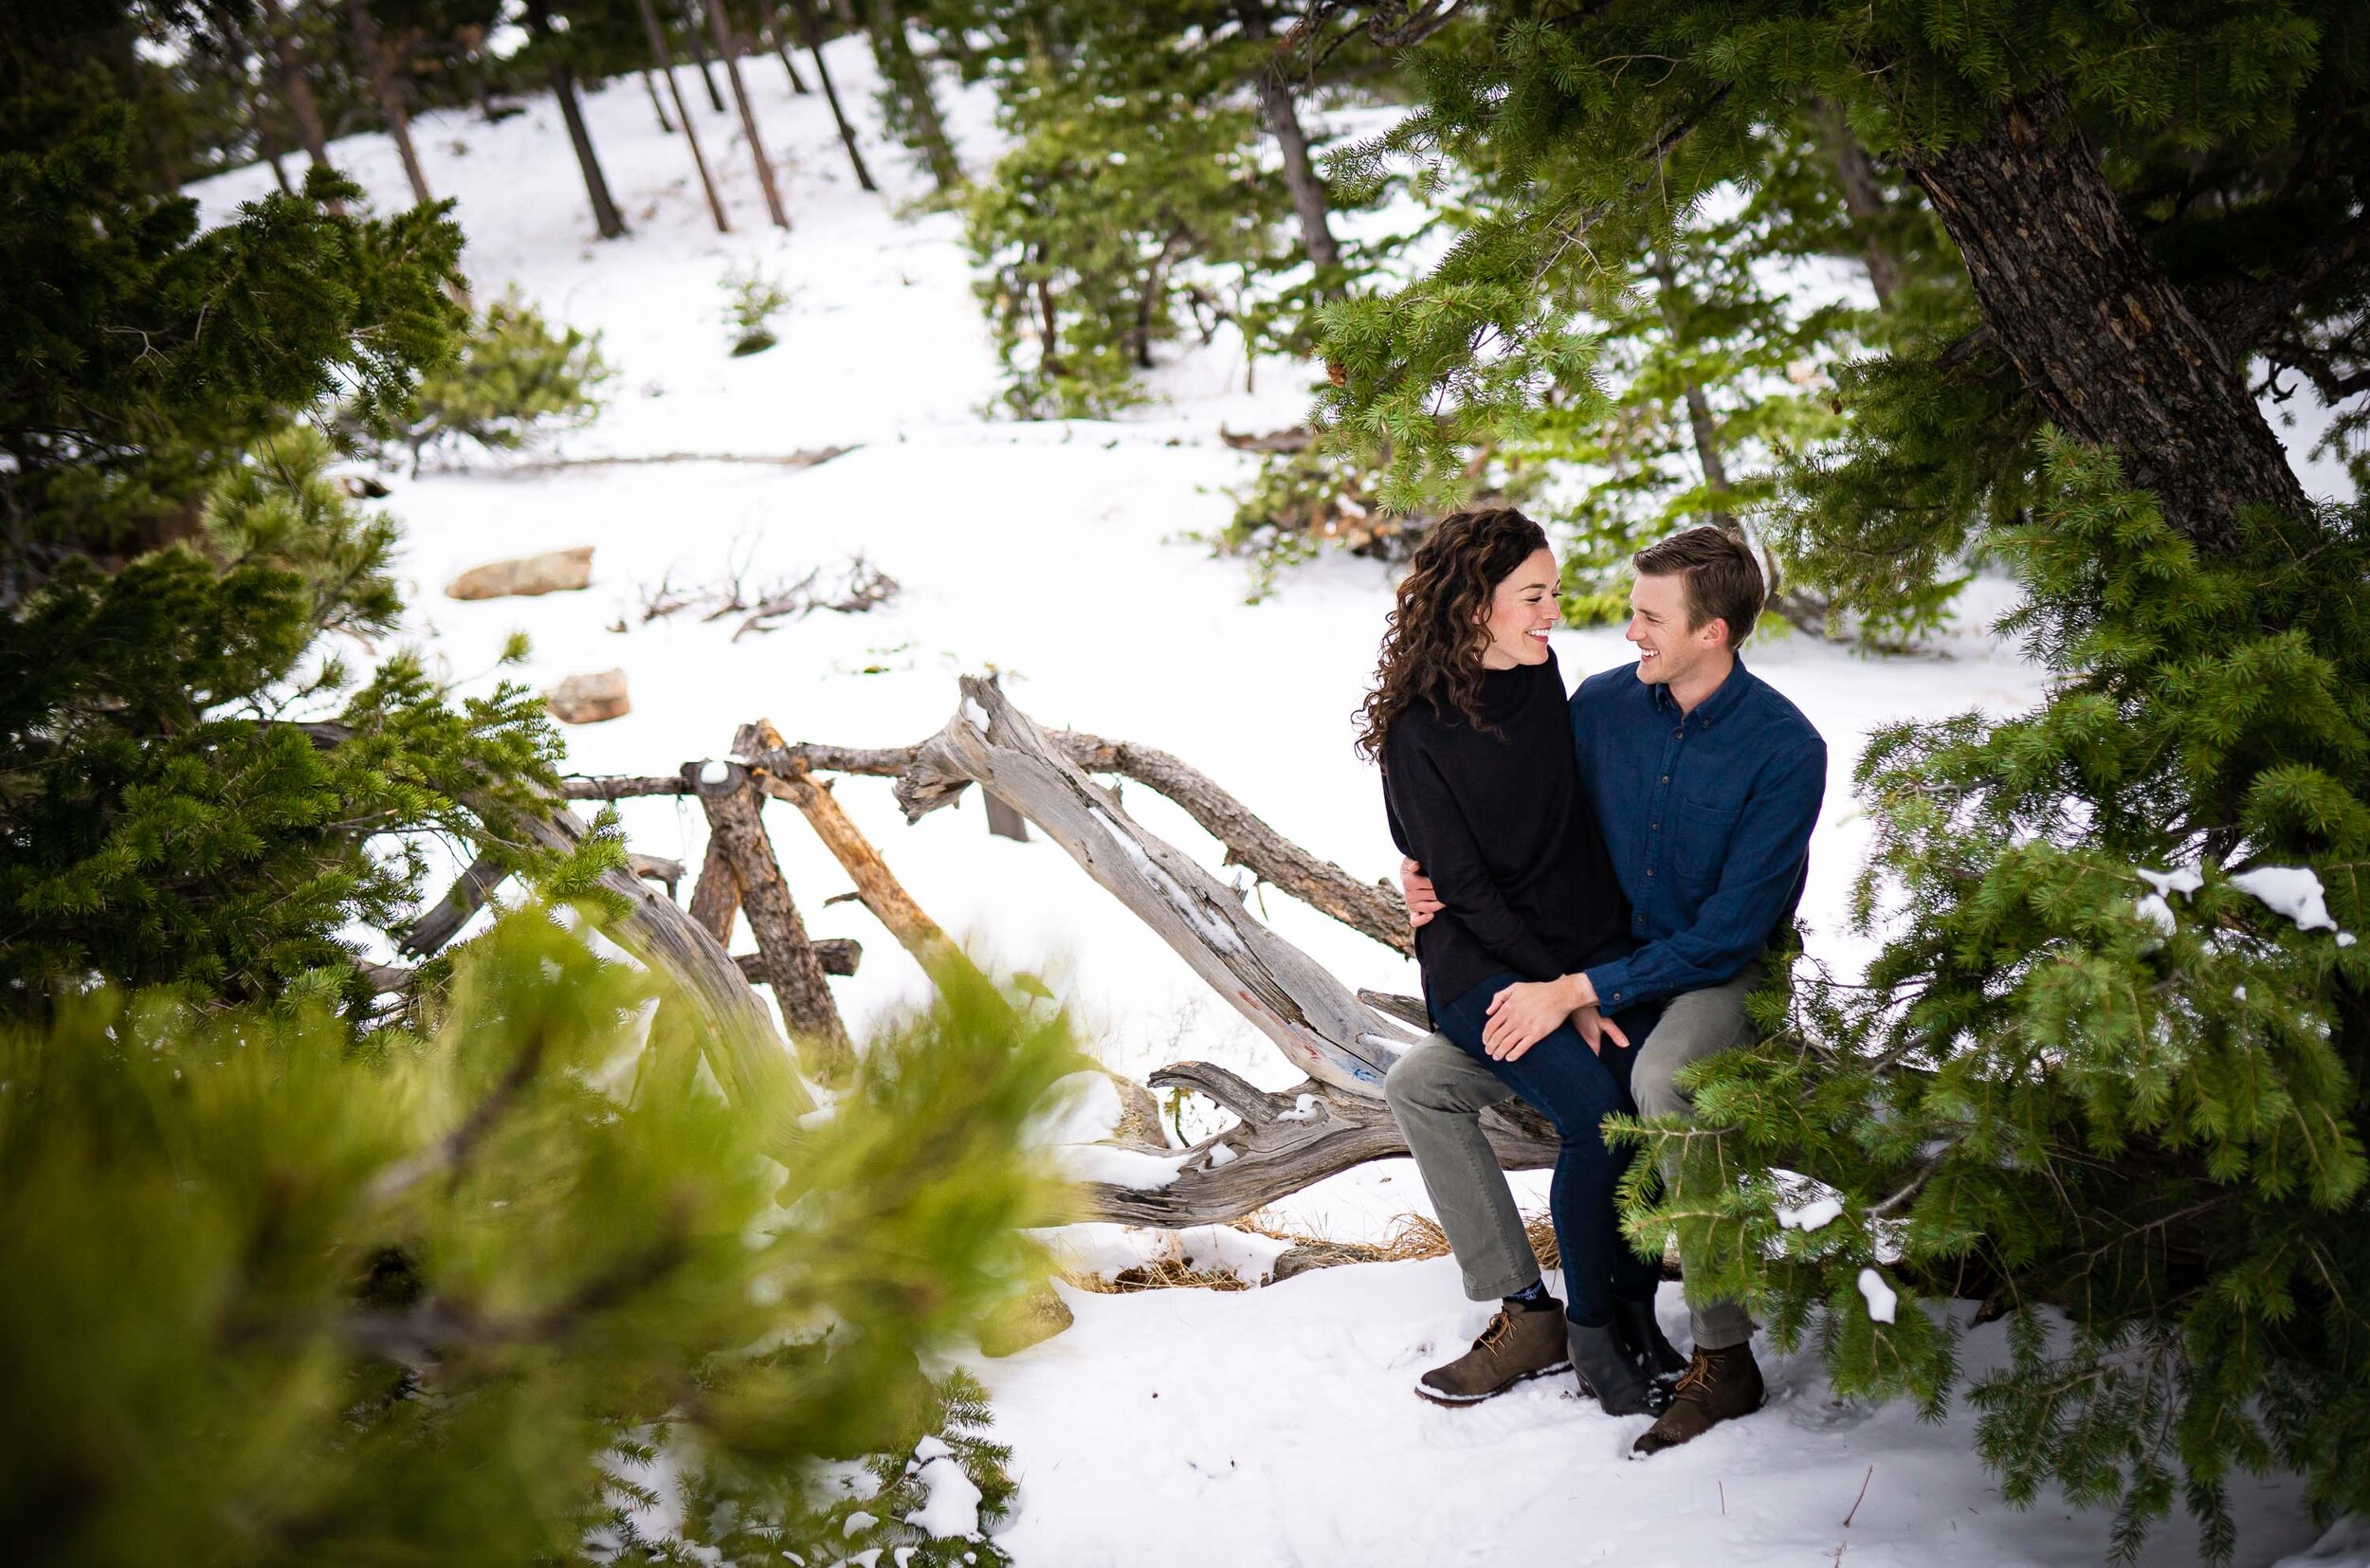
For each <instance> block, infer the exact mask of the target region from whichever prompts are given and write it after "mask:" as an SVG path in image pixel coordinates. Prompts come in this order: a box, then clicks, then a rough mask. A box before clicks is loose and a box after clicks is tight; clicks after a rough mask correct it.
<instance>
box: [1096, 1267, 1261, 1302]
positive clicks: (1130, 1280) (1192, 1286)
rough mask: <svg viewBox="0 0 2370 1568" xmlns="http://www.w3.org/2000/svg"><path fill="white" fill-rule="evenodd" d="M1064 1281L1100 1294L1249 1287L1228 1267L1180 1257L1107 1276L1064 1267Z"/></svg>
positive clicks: (1119, 1294)
mask: <svg viewBox="0 0 2370 1568" xmlns="http://www.w3.org/2000/svg"><path fill="white" fill-rule="evenodd" d="M1062 1280H1063V1283H1065V1284H1067V1285H1076V1286H1077V1287H1078V1288H1079V1289H1081V1290H1090V1291H1092V1292H1094V1293H1095V1294H1096V1295H1098V1296H1128V1295H1133V1294H1135V1293H1136V1292H1137V1291H1139V1290H1249V1288H1250V1282H1249V1281H1248V1280H1246V1279H1244V1278H1243V1277H1242V1276H1240V1275H1238V1274H1234V1273H1231V1272H1229V1271H1228V1270H1225V1269H1216V1268H1190V1267H1186V1265H1185V1263H1184V1260H1182V1259H1180V1258H1160V1259H1158V1260H1156V1261H1154V1262H1152V1263H1139V1264H1137V1265H1135V1266H1133V1267H1127V1268H1122V1269H1121V1270H1120V1271H1119V1272H1118V1273H1116V1274H1113V1275H1110V1276H1108V1277H1107V1278H1106V1277H1105V1276H1103V1275H1101V1274H1074V1273H1071V1272H1070V1271H1069V1270H1067V1269H1064V1270H1063V1271H1062Z"/></svg>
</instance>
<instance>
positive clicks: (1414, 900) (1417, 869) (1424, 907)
mask: <svg viewBox="0 0 2370 1568" xmlns="http://www.w3.org/2000/svg"><path fill="white" fill-rule="evenodd" d="M1399 891H1400V892H1402V893H1404V894H1406V895H1407V923H1408V924H1410V925H1412V926H1413V925H1422V924H1425V923H1426V922H1427V921H1430V920H1431V918H1432V917H1433V916H1434V915H1437V914H1439V913H1440V911H1441V910H1443V909H1445V908H1447V907H1448V905H1446V904H1444V903H1441V902H1440V895H1439V894H1437V893H1435V892H1433V891H1432V887H1431V878H1430V877H1428V876H1426V875H1424V868H1423V867H1422V866H1418V865H1416V864H1415V863H1414V862H1413V861H1412V860H1409V859H1407V858H1406V857H1405V856H1401V857H1400V860H1399Z"/></svg>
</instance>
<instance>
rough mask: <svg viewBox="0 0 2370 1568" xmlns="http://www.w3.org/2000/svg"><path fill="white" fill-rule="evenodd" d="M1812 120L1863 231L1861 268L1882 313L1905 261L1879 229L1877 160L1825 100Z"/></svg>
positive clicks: (1881, 195)
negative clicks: (1896, 254)
mask: <svg viewBox="0 0 2370 1568" xmlns="http://www.w3.org/2000/svg"><path fill="white" fill-rule="evenodd" d="M1811 119H1812V120H1813V121H1814V123H1815V124H1816V125H1817V127H1818V134H1819V137H1820V138H1821V139H1822V140H1824V141H1825V142H1826V143H1827V151H1828V154H1829V155H1830V156H1832V157H1833V159H1834V160H1835V182H1836V184H1838V185H1840V186H1841V187H1842V188H1843V206H1844V210H1845V211H1846V212H1848V213H1850V215H1851V222H1852V224H1853V226H1854V227H1855V228H1858V229H1859V231H1860V261H1861V264H1863V265H1864V266H1866V267H1867V268H1868V281H1869V287H1870V288H1873V289H1874V290H1875V291H1876V303H1877V307H1878V308H1879V309H1882V308H1883V307H1885V306H1886V305H1888V304H1891V303H1892V298H1893V294H1894V291H1896V290H1897V289H1899V288H1900V287H1901V260H1900V258H1899V257H1897V256H1895V255H1894V254H1893V253H1892V251H1891V250H1890V249H1889V248H1888V247H1887V246H1886V245H1885V242H1884V240H1883V239H1882V237H1881V230H1880V229H1879V228H1878V227H1877V225H1878V224H1879V222H1880V221H1882V219H1883V218H1884V216H1885V213H1886V210H1887V202H1886V200H1885V186H1884V182H1883V181H1881V180H1879V179H1878V178H1877V177H1876V164H1875V162H1874V160H1872V159H1871V158H1870V157H1869V155H1868V149H1867V148H1865V147H1862V146H1861V145H1860V138H1859V137H1855V136H1853V135H1852V134H1851V126H1850V123H1849V122H1848V121H1847V120H1845V119H1844V118H1843V111H1842V110H1840V109H1838V108H1836V107H1835V106H1834V105H1833V104H1832V103H1830V102H1828V101H1826V100H1823V99H1822V100H1819V101H1818V102H1816V103H1814V105H1813V106H1812V109H1811Z"/></svg>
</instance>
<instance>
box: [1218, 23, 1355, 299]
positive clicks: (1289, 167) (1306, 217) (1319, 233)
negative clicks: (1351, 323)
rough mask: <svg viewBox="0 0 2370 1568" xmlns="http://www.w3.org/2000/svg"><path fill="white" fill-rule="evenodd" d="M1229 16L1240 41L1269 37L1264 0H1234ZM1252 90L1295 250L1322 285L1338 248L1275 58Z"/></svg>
mask: <svg viewBox="0 0 2370 1568" xmlns="http://www.w3.org/2000/svg"><path fill="white" fill-rule="evenodd" d="M1234 14H1235V15H1237V16H1239V17H1241V18H1242V21H1243V36H1244V37H1246V38H1248V39H1250V40H1251V41H1252V42H1254V43H1260V44H1264V43H1267V41H1268V40H1269V39H1270V38H1271V37H1272V36H1273V31H1272V29H1271V28H1270V27H1268V25H1267V4H1266V0H1234ZM1258 87H1259V118H1260V119H1262V120H1263V121H1265V122H1266V124H1267V134H1268V135H1269V136H1271V137H1275V139H1276V146H1277V147H1279V148H1280V149H1282V150H1283V154H1284V188H1285V190H1286V191H1290V192H1291V195H1292V214H1293V216H1294V217H1295V218H1297V219H1298V220H1299V222H1300V230H1301V250H1302V252H1303V253H1304V255H1306V256H1307V258H1308V260H1309V262H1310V264H1312V265H1314V266H1315V267H1316V269H1317V274H1318V278H1319V280H1320V282H1321V283H1322V280H1323V278H1324V276H1325V275H1326V274H1327V273H1330V272H1333V271H1336V270H1337V269H1339V268H1340V265H1341V247H1340V246H1339V245H1338V244H1336V243H1335V242H1334V238H1333V227H1332V224H1331V223H1330V221H1329V220H1328V216H1327V211H1328V204H1327V202H1326V200H1325V183H1324V181H1323V180H1322V179H1321V178H1319V177H1318V174H1317V166H1316V164H1315V163H1314V162H1313V161H1311V160H1310V158H1309V155H1308V133H1307V132H1306V131H1304V130H1303V129H1302V128H1301V117H1300V111H1299V109H1298V107H1297V106H1296V105H1295V104H1294V102H1293V100H1292V86H1291V83H1290V82H1287V81H1285V76H1284V62H1283V60H1282V59H1281V58H1279V57H1277V56H1274V55H1273V54H1270V55H1269V56H1268V58H1267V59H1265V60H1263V61H1261V63H1260V66H1259V78H1258ZM1328 292H1330V291H1329V290H1328Z"/></svg>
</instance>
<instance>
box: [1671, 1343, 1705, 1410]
mask: <svg viewBox="0 0 2370 1568" xmlns="http://www.w3.org/2000/svg"><path fill="white" fill-rule="evenodd" d="M1711 1380H1712V1359H1711V1358H1710V1357H1708V1356H1706V1355H1705V1354H1704V1353H1703V1352H1702V1351H1700V1350H1699V1351H1697V1352H1696V1353H1695V1354H1694V1355H1693V1356H1690V1357H1689V1358H1687V1369H1686V1371H1685V1372H1683V1373H1681V1374H1679V1380H1678V1381H1677V1382H1676V1383H1673V1384H1672V1385H1671V1386H1670V1402H1671V1403H1672V1404H1674V1405H1675V1404H1677V1403H1678V1402H1679V1401H1680V1400H1682V1399H1685V1398H1686V1397H1687V1395H1688V1394H1689V1393H1690V1392H1693V1393H1694V1394H1695V1395H1696V1396H1697V1397H1698V1398H1701V1397H1702V1396H1703V1391H1705V1390H1706V1389H1708V1388H1709V1387H1710V1385H1711Z"/></svg>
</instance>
